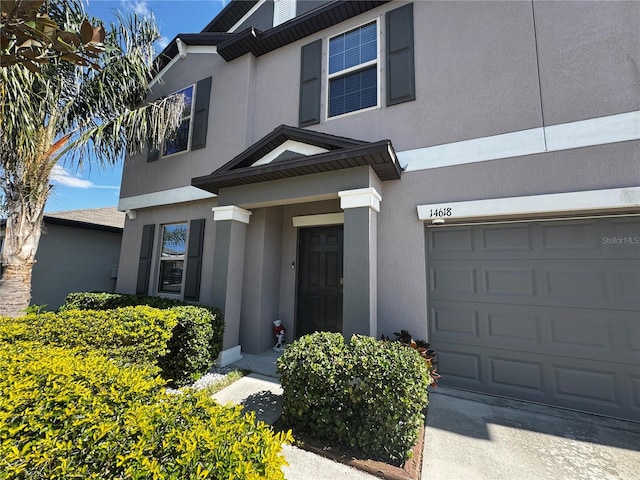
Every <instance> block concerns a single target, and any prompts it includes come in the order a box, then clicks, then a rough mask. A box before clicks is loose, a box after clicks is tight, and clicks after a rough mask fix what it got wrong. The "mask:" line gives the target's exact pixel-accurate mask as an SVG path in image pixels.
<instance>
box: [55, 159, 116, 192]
mask: <svg viewBox="0 0 640 480" xmlns="http://www.w3.org/2000/svg"><path fill="white" fill-rule="evenodd" d="M51 180H52V181H53V182H55V183H56V184H58V185H60V186H62V187H70V188H85V189H86V188H109V189H118V190H119V189H120V187H118V186H112V185H95V184H94V183H93V182H91V181H89V180H84V179H82V178H80V176H79V175H73V174H72V173H71V172H69V171H68V170H67V169H65V168H64V167H61V166H60V165H56V166H55V167H53V170H51Z"/></svg>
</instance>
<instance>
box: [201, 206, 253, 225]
mask: <svg viewBox="0 0 640 480" xmlns="http://www.w3.org/2000/svg"><path fill="white" fill-rule="evenodd" d="M211 210H212V211H213V221H214V222H221V221H223V220H235V221H236V222H241V223H249V217H251V212H250V211H249V210H245V209H244V208H240V207H236V206H235V205H224V206H222V207H213V208H212V209H211Z"/></svg>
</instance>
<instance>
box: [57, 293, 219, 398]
mask: <svg viewBox="0 0 640 480" xmlns="http://www.w3.org/2000/svg"><path fill="white" fill-rule="evenodd" d="M131 305H148V306H152V307H155V308H160V309H169V310H171V311H173V312H175V313H176V314H177V316H178V322H177V325H176V326H175V328H174V329H173V333H172V336H171V338H170V339H169V341H168V343H167V349H168V353H167V355H166V356H164V357H163V358H161V359H160V360H159V362H158V364H159V366H160V367H161V368H162V371H163V377H164V378H166V379H169V380H171V384H172V385H173V386H182V385H186V384H188V383H190V382H192V381H193V380H195V379H197V378H199V377H200V376H201V375H202V374H203V373H205V372H206V371H207V370H208V369H209V368H211V367H212V366H213V365H214V363H215V360H216V358H217V357H218V354H219V353H220V351H221V350H222V339H223V335H224V316H223V314H222V311H221V310H220V309H218V308H215V307H208V306H203V305H191V304H188V303H185V302H182V301H180V300H174V299H170V298H163V297H149V296H145V295H123V294H117V293H100V292H97V293H95V292H79V293H71V294H69V295H68V296H67V298H66V301H65V304H64V305H62V307H60V312H63V311H67V310H73V309H79V310H88V309H93V310H110V309H116V308H120V307H125V306H131Z"/></svg>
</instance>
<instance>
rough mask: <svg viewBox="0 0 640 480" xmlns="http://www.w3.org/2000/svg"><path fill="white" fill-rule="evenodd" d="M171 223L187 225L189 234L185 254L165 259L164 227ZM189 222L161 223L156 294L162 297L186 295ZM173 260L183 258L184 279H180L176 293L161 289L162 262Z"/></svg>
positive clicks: (179, 297)
mask: <svg viewBox="0 0 640 480" xmlns="http://www.w3.org/2000/svg"><path fill="white" fill-rule="evenodd" d="M171 225H185V226H186V227H187V234H186V237H185V245H184V254H183V255H182V256H181V258H165V259H164V260H163V259H162V242H163V240H164V228H165V227H168V226H171ZM189 234H190V231H189V222H187V221H184V222H169V223H161V224H160V235H159V237H160V238H159V240H160V245H159V246H158V259H157V262H156V264H157V267H158V275H157V277H158V278H156V282H155V284H156V287H155V291H156V294H157V295H158V296H160V297H166V298H178V299H182V298H183V295H184V279H185V277H186V275H185V274H186V271H187V249H188V247H189ZM171 260H182V279H181V280H180V282H181V283H180V293H177V292H176V293H174V292H163V291H162V290H160V282H161V281H162V268H161V265H162V262H163V261H171Z"/></svg>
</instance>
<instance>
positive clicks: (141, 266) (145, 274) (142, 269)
mask: <svg viewBox="0 0 640 480" xmlns="http://www.w3.org/2000/svg"><path fill="white" fill-rule="evenodd" d="M155 228H156V226H155V225H145V226H144V227H143V228H142V244H141V245H140V262H139V263H138V282H137V284H136V293H137V294H141V295H147V294H148V293H149V275H150V273H151V255H152V253H153V232H154V231H155Z"/></svg>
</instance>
